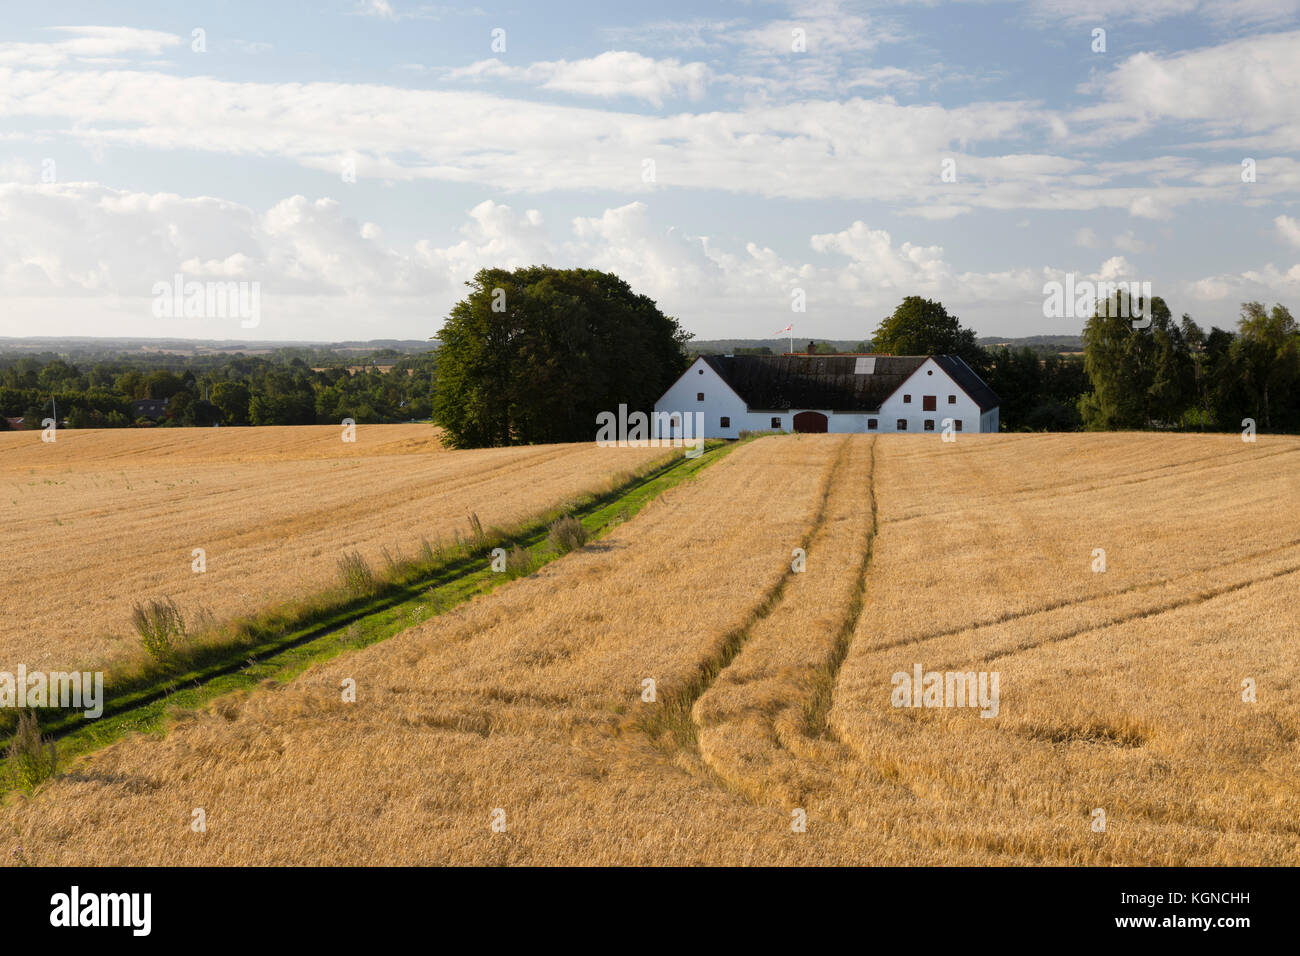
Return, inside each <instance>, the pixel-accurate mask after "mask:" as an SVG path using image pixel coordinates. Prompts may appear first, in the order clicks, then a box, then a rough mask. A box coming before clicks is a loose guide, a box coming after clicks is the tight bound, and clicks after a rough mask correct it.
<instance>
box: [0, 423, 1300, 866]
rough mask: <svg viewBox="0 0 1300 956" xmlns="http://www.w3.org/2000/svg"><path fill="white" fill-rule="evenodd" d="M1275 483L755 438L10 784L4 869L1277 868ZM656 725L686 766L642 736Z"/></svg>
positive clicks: (1264, 462) (1170, 448) (1279, 493)
mask: <svg viewBox="0 0 1300 956" xmlns="http://www.w3.org/2000/svg"><path fill="white" fill-rule="evenodd" d="M864 455H865V456H866V462H870V461H871V455H874V466H869V465H866V462H864ZM1298 464H1300V440H1296V439H1276V438H1271V437H1261V439H1260V441H1259V442H1258V443H1257V444H1256V445H1253V446H1251V445H1243V444H1242V443H1241V442H1240V441H1239V440H1237V439H1230V438H1222V437H1201V436H1155V435H1073V436H1028V435H1026V436H975V435H970V436H962V437H961V438H960V439H959V440H958V442H956V443H954V444H943V443H941V442H940V441H939V440H938V437H937V436H936V437H934V438H933V439H930V438H922V437H920V436H881V437H879V438H876V439H874V440H873V439H871V438H868V437H866V436H852V437H850V438H845V437H844V436H835V435H828V436H788V437H774V438H763V439H761V440H759V441H757V442H755V443H753V444H751V445H745V446H741V447H739V448H736V449H735V450H733V451H732V453H731V454H730V455H729V456H727V457H726V458H724V459H722V460H721V461H719V462H718V463H716V464H714V465H712V466H711V467H709V468H708V469H706V470H705V471H704V472H702V473H701V474H700V475H699V476H698V477H697V478H696V479H693V480H691V481H689V482H686V483H685V484H683V485H681V486H678V487H676V488H674V489H671V490H670V491H668V492H667V493H666V495H665V496H664V497H663V498H661V499H660V500H658V501H656V502H655V503H654V504H652V505H650V506H649V507H648V508H646V509H645V510H644V511H642V512H641V513H640V514H638V515H637V516H636V517H635V518H633V519H632V520H631V521H630V522H628V523H626V524H623V525H621V526H619V527H618V528H617V529H616V530H615V531H614V532H613V533H612V534H610V535H609V536H607V537H604V538H601V539H598V540H596V541H595V542H592V543H589V544H588V545H587V546H586V547H584V548H582V549H579V550H577V551H575V552H573V553H571V554H569V555H568V556H566V557H564V558H562V559H560V560H558V561H556V562H554V563H552V564H550V565H548V566H546V567H545V568H543V569H542V570H541V571H540V572H538V573H537V574H535V575H532V576H530V577H526V578H521V579H519V580H517V581H514V582H512V583H510V584H507V585H505V586H503V587H501V588H498V589H497V590H495V591H493V592H492V593H491V594H490V595H487V596H484V597H480V598H478V599H476V600H474V601H473V602H471V603H470V604H468V605H464V606H462V607H460V608H459V609H457V610H455V611H453V612H451V613H449V614H446V615H443V616H441V617H439V618H434V619H432V620H430V621H428V622H426V623H424V624H422V625H419V626H417V627H415V628H413V629H412V630H410V631H407V632H405V633H404V634H401V635H399V636H398V637H395V638H393V639H391V640H389V641H387V642H384V643H381V644H377V645H374V646H372V647H370V648H368V649H366V650H364V651H360V652H356V653H354V654H349V655H346V656H343V657H339V658H336V659H334V660H333V661H331V662H329V663H328V664H325V665H322V666H319V667H317V668H315V669H313V670H311V671H309V672H307V673H306V674H305V675H304V676H303V677H302V678H300V679H299V680H297V681H294V682H293V683H291V684H289V685H287V686H285V687H283V688H282V689H279V690H267V691H258V692H256V693H253V694H251V695H249V696H247V697H244V698H237V699H233V700H227V701H224V702H222V703H221V704H220V705H219V706H214V707H213V708H212V712H210V713H205V714H203V715H201V716H189V717H186V718H185V719H182V720H181V721H180V723H179V725H178V726H177V727H176V728H175V729H174V730H173V732H172V733H171V734H170V735H169V736H168V737H166V738H165V739H163V740H160V741H152V740H143V739H131V740H125V741H121V742H119V743H118V744H115V745H114V746H112V747H110V748H109V749H107V750H105V751H102V752H100V753H99V754H95V755H93V756H91V757H90V758H88V759H85V760H83V761H81V762H79V763H78V764H77V766H76V769H75V772H74V773H70V774H68V775H67V776H64V777H61V778H58V779H56V780H54V781H52V782H51V783H48V784H46V785H45V786H44V787H43V788H42V789H39V790H38V791H37V792H36V794H35V795H34V796H32V797H30V798H29V797H27V796H23V795H14V796H12V797H11V798H10V799H9V801H8V802H7V803H6V805H5V806H4V808H3V809H2V810H0V832H2V833H9V834H12V837H11V840H12V843H13V844H14V845H17V844H18V843H21V845H22V846H23V848H24V853H25V854H26V856H27V858H28V859H31V860H33V861H34V862H37V863H40V864H60V863H73V862H76V863H226V864H240V863H384V862H389V863H441V862H453V863H479V864H483V863H575V864H585V863H596V864H599V863H649V864H691V863H712V864H730V863H820V864H848V863H879V864H913V865H914V864H918V863H920V864H955V863H962V864H1030V863H1086V864H1165V863H1175V864H1199V863H1221V864H1260V863H1262V864H1292V865H1295V864H1297V863H1300V840H1298V839H1297V836H1298V835H1300V828H1298V826H1297V823H1296V820H1297V819H1300V796H1298V795H1300V759H1297V758H1298V757H1300V744H1298V741H1300V724H1298V723H1297V718H1296V714H1297V713H1300V653H1297V651H1296V645H1295V630H1296V624H1297V615H1296V611H1295V603H1294V595H1295V593H1296V583H1297V578H1300V510H1298V509H1296V508H1294V506H1293V505H1294V503H1295V502H1296V501H1298V500H1300V468H1298V467H1297V466H1298ZM868 475H870V483H868ZM873 494H874V497H875V502H876V518H877V521H876V524H877V533H876V534H875V535H874V536H870V537H868V529H869V527H870V511H871V498H872V495H873ZM855 500H856V501H857V502H858V507H859V508H860V510H856V509H855V505H854V502H855ZM866 543H869V550H868V551H864V550H863V549H864V544H866ZM804 544H806V547H807V550H808V565H807V570H806V571H805V572H804V573H803V574H798V575H791V574H790V560H791V549H792V548H794V547H796V546H801V545H804ZM1095 548H1104V549H1105V551H1106V561H1107V570H1106V572H1105V573H1093V571H1092V570H1091V566H1092V562H1093V560H1094V557H1093V550H1094V549H1095ZM868 556H869V557H870V561H869V563H866V564H865V568H866V572H865V575H863V574H862V572H863V568H864V562H865V559H866V558H867V557H868ZM859 576H861V582H860V583H861V587H862V591H861V592H860V594H861V597H862V604H861V613H860V614H857V613H856V607H855V605H856V603H857V597H858V596H859V591H858V587H859ZM854 619H856V622H857V623H856V626H855V627H854V628H853V630H852V631H843V630H842V629H841V628H842V625H843V623H844V622H846V621H852V620H854ZM849 639H851V644H850V643H847V641H848V640H849ZM841 659H842V664H840V661H841ZM918 663H919V664H921V665H922V666H923V667H924V669H925V670H927V671H929V670H937V671H946V670H961V671H963V672H965V671H994V670H995V671H998V672H999V673H1000V677H1001V680H1000V700H999V712H998V715H997V716H996V717H993V718H982V717H980V716H979V713H978V711H977V710H973V709H966V708H953V709H930V708H906V709H904V708H895V707H893V706H892V704H891V692H892V690H893V686H892V681H891V678H892V675H893V674H894V673H896V672H900V671H901V672H904V673H910V672H911V670H912V667H913V665H914V664H918ZM837 665H839V666H837ZM346 678H353V679H355V680H356V682H357V694H358V696H357V702H356V703H355V704H346V703H343V702H342V701H341V699H340V686H341V684H342V683H343V681H344V680H345V679H346ZM646 678H653V679H654V680H655V681H656V692H657V702H656V703H655V704H648V703H643V702H642V699H641V693H642V687H643V684H642V681H643V680H645V679H646ZM1247 678H1249V679H1251V680H1252V681H1253V682H1254V685H1255V686H1256V688H1257V700H1256V702H1255V703H1246V702H1244V701H1243V700H1242V690H1243V688H1242V681H1243V680H1245V679H1247ZM828 679H835V680H836V681H837V682H836V683H835V685H834V697H833V701H831V703H830V705H829V707H827V706H826V703H825V687H826V686H827V683H826V681H827V680H828ZM682 703H684V704H685V705H686V706H687V711H686V713H687V714H688V715H690V714H693V715H694V718H695V721H696V722H697V723H695V724H691V725H690V726H693V727H697V728H698V747H697V746H696V744H695V742H694V740H693V739H692V737H691V735H689V734H680V733H677V732H676V731H674V732H673V733H662V734H659V735H657V736H656V737H655V738H654V739H652V738H651V736H649V735H647V734H646V733H644V732H642V728H644V727H649V728H651V729H652V730H654V729H656V724H655V719H656V718H655V717H654V716H653V715H656V714H659V713H661V712H663V711H667V710H668V709H669V708H670V706H674V705H678V704H682ZM655 708H662V710H656V709H655ZM822 725H824V726H825V730H826V733H825V734H823V732H822V731H823V726H822ZM746 735H749V736H750V737H752V738H753V739H752V740H750V739H747V736H746ZM194 807H203V808H204V809H205V810H206V811H207V820H208V832H207V833H206V834H194V833H191V832H190V831H189V829H188V822H189V819H190V816H189V815H190V813H191V811H192V809H193V808H194ZM496 809H500V810H502V811H503V812H504V815H505V816H504V820H505V827H506V828H505V830H504V832H493V830H492V828H491V823H492V820H493V811H494V810H496ZM1098 809H1101V810H1104V811H1105V814H1106V824H1107V826H1106V830H1105V832H1095V831H1094V830H1093V822H1094V815H1093V814H1094V811H1095V810H1098ZM799 812H806V814H807V831H806V832H803V833H797V832H792V826H791V824H792V817H793V818H796V819H797V816H798V813H799ZM9 849H11V848H9ZM3 858H7V848H6V847H5V846H4V845H3V843H0V859H3Z"/></svg>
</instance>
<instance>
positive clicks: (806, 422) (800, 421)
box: [794, 412, 827, 432]
mask: <svg viewBox="0 0 1300 956" xmlns="http://www.w3.org/2000/svg"><path fill="white" fill-rule="evenodd" d="M826 426H827V421H826V416H825V415H823V414H822V413H821V412H800V413H799V414H798V415H796V416H795V417H794V430H795V431H797V432H824V431H826Z"/></svg>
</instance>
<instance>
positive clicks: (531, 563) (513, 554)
mask: <svg viewBox="0 0 1300 956" xmlns="http://www.w3.org/2000/svg"><path fill="white" fill-rule="evenodd" d="M536 564H537V562H536V560H535V559H534V558H533V553H532V552H531V551H529V550H528V549H527V548H522V547H520V546H519V545H515V546H514V547H513V548H511V549H510V550H509V551H507V552H506V576H507V577H509V578H522V577H524V576H525V575H527V574H532V573H533V568H534V567H535V566H536Z"/></svg>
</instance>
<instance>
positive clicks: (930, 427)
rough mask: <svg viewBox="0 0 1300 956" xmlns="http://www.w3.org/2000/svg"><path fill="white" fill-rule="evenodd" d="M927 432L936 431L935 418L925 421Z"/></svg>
mask: <svg viewBox="0 0 1300 956" xmlns="http://www.w3.org/2000/svg"><path fill="white" fill-rule="evenodd" d="M925 430H926V431H928V432H932V431H934V419H933V418H927V419H926V420H925Z"/></svg>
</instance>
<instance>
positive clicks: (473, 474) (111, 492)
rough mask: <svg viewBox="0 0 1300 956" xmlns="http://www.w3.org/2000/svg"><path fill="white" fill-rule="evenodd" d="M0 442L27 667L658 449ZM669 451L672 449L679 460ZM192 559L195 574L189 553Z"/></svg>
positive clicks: (646, 458)
mask: <svg viewBox="0 0 1300 956" xmlns="http://www.w3.org/2000/svg"><path fill="white" fill-rule="evenodd" d="M341 434H342V431H341V429H340V428H337V427H334V426H301V427H292V428H221V429H193V428H190V429H172V428H168V429H161V430H144V429H118V430H99V431H80V430H68V431H63V432H60V433H59V434H58V439H57V441H55V442H54V443H51V444H45V443H42V442H41V441H40V435H39V433H38V432H17V433H4V434H0V508H2V509H4V511H5V515H4V519H3V520H4V527H5V534H4V540H3V542H0V572H2V573H3V578H4V580H5V582H6V584H5V591H6V593H5V611H6V613H5V615H4V617H3V620H2V621H0V660H7V661H9V662H11V663H15V662H18V661H22V662H24V663H25V664H26V665H27V667H28V668H29V669H37V668H43V669H53V668H58V667H66V666H73V665H79V664H93V665H95V666H96V667H98V666H102V665H104V664H105V663H109V662H113V661H115V660H121V659H124V658H129V657H131V656H133V655H135V654H138V653H139V651H138V648H137V647H136V639H135V637H134V635H132V634H131V633H130V628H131V624H130V621H131V607H132V604H133V602H135V601H137V600H140V599H142V598H151V597H162V596H170V597H171V598H172V599H173V600H175V601H176V603H177V605H178V606H179V607H180V608H181V611H182V612H183V613H184V614H185V615H186V618H187V621H192V620H193V619H194V617H195V616H196V615H197V613H198V612H199V610H200V609H201V608H205V609H207V610H208V611H210V612H211V613H212V614H213V615H214V616H215V617H216V618H217V619H218V620H220V619H222V618H225V617H228V616H230V615H233V614H237V613H244V612H249V611H255V610H258V609H260V608H262V607H264V606H266V605H268V604H272V603H275V602H278V601H282V600H286V599H289V598H292V597H296V596H300V595H303V594H305V593H311V592H315V591H318V590H320V589H322V588H324V587H329V586H331V585H333V584H335V583H336V582H337V579H338V568H337V563H338V560H339V558H340V557H341V556H342V555H343V553H344V552H346V551H352V550H357V551H360V552H361V553H362V554H363V555H364V556H365V557H366V558H367V560H368V561H369V562H370V563H371V564H372V565H373V566H374V567H376V568H379V567H382V564H383V561H382V558H381V557H380V554H381V549H382V548H385V547H386V548H388V549H389V550H390V552H391V553H393V554H394V555H398V554H402V553H405V554H406V555H408V556H413V555H414V554H415V553H416V552H417V551H418V550H419V548H420V545H421V538H422V537H427V538H428V539H429V540H430V541H436V540H437V539H438V538H439V537H441V538H442V539H443V540H444V541H448V540H450V538H451V537H452V535H453V534H454V533H455V532H457V531H460V532H462V533H464V532H466V531H467V530H468V525H467V516H468V515H469V514H470V513H471V512H474V513H477V514H478V515H479V517H480V518H481V519H482V520H483V521H484V522H485V523H486V524H488V525H489V526H490V525H494V524H499V525H508V524H510V523H512V522H515V521H519V520H522V519H524V518H527V517H529V516H530V515H532V514H535V513H537V512H540V511H542V510H544V509H547V508H549V507H552V506H554V505H555V504H557V503H558V502H560V501H561V500H563V499H566V498H570V497H576V496H578V495H579V494H581V493H583V492H587V491H592V490H600V489H602V488H603V487H605V486H606V485H607V484H608V482H609V481H610V480H611V479H612V478H613V477H614V476H616V475H617V474H619V473H620V472H624V471H632V470H635V469H637V468H638V467H641V466H643V465H646V464H649V463H650V462H651V461H653V460H655V459H658V458H664V457H666V456H665V451H664V449H661V448H658V449H657V448H597V447H596V446H595V445H546V446H532V447H526V448H497V449H483V450H480V451H445V450H443V448H442V446H441V445H440V444H439V443H438V441H437V432H436V431H435V430H434V429H433V428H432V427H431V426H428V425H363V426H360V427H358V428H357V431H356V442H355V443H349V442H344V441H342V440H341ZM678 454H680V452H678ZM195 548H202V549H203V550H204V551H205V552H206V559H205V560H206V572H204V573H201V574H200V573H195V572H194V570H193V568H192V564H193V561H194V557H193V554H192V552H193V550H194V549H195Z"/></svg>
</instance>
